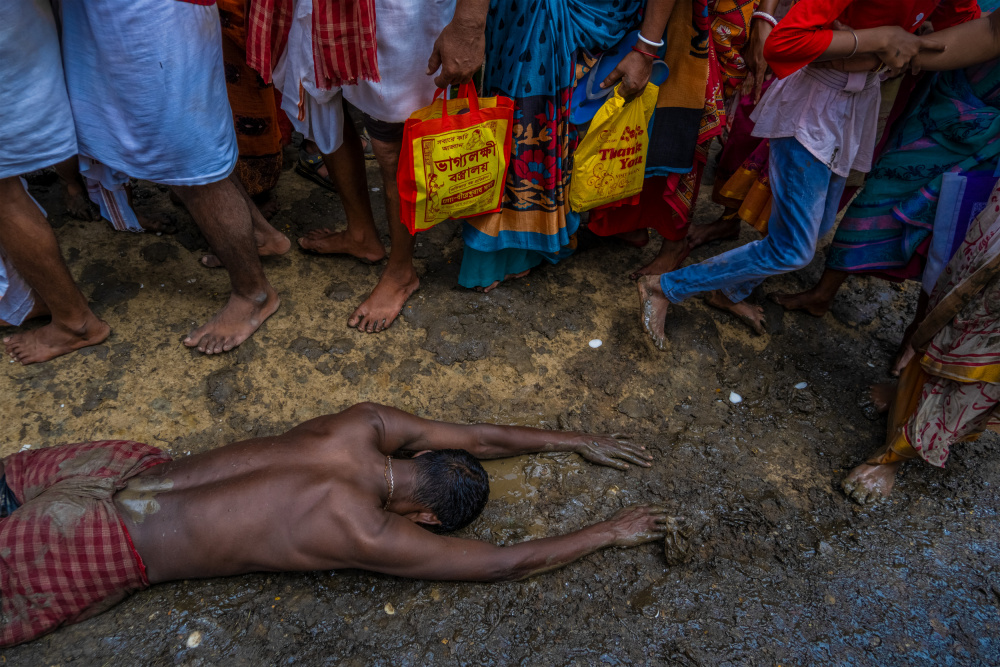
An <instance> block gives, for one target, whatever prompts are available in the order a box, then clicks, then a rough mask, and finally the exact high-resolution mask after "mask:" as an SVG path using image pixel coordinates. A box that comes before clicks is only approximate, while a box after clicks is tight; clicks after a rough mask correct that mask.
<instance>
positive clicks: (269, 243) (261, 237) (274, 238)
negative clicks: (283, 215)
mask: <svg viewBox="0 0 1000 667" xmlns="http://www.w3.org/2000/svg"><path fill="white" fill-rule="evenodd" d="M253 238H254V240H255V241H256V242H257V255H258V256H260V257H277V256H278V255H284V254H285V253H286V252H288V251H289V250H291V249H292V242H291V241H289V240H288V237H287V236H285V235H284V234H282V233H281V232H279V231H278V230H277V229H275V228H274V227H271V225H267V229H265V230H260V229H258V228H257V227H254V230H253ZM201 263H202V264H203V265H205V266H207V267H208V268H210V269H217V268H219V267H221V266H222V262H221V261H220V260H219V258H218V257H216V256H215V255H205V256H204V257H202V258H201Z"/></svg>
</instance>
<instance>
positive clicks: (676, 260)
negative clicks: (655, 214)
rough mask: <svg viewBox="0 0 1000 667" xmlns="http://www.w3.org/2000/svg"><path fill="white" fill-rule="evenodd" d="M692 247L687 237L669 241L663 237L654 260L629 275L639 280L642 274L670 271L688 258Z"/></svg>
mask: <svg viewBox="0 0 1000 667" xmlns="http://www.w3.org/2000/svg"><path fill="white" fill-rule="evenodd" d="M690 252H691V248H690V247H689V246H688V242H687V239H681V240H680V241H668V240H667V239H663V244H662V245H661V246H660V252H659V253H657V255H656V257H655V258H654V259H653V261H652V262H650V263H649V264H647V265H646V266H644V267H642V268H641V269H639V270H638V271H636V272H635V273H633V274H631V275H629V279H630V280H638V279H639V278H640V277H641V276H658V275H660V274H661V273H670V272H671V271H676V270H677V269H678V268H680V265H681V263H682V262H683V261H684V260H685V259H687V256H688V254H689V253H690Z"/></svg>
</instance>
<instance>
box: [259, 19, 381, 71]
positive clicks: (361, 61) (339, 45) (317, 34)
mask: <svg viewBox="0 0 1000 667" xmlns="http://www.w3.org/2000/svg"><path fill="white" fill-rule="evenodd" d="M294 5H295V3H294V0H252V2H251V3H250V18H249V20H248V21H247V65H249V66H250V67H252V68H253V69H255V70H257V72H258V73H259V74H260V75H261V77H262V78H263V79H264V81H265V82H266V83H271V72H272V70H273V69H274V65H275V63H277V62H278V59H279V58H280V57H281V54H282V52H283V51H284V50H285V45H286V44H287V43H288V32H289V30H290V29H291V26H292V19H293V18H294V16H295V14H294V12H295V6H294ZM312 16H313V26H312V42H313V43H312V47H313V60H314V61H315V63H316V85H317V86H318V87H319V88H322V89H326V90H329V89H330V88H333V87H335V86H346V85H352V84H356V83H357V82H358V81H360V80H362V79H367V80H368V81H376V82H377V81H379V74H378V54H377V51H376V47H375V2H374V0H313V15H312Z"/></svg>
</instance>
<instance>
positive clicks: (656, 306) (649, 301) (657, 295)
mask: <svg viewBox="0 0 1000 667" xmlns="http://www.w3.org/2000/svg"><path fill="white" fill-rule="evenodd" d="M638 286H639V319H640V321H641V322H642V328H643V329H645V330H646V333H648V334H649V336H650V338H652V339H653V343H654V344H655V345H656V347H657V348H658V349H660V350H666V349H667V333H666V331H665V330H664V327H665V326H666V319H667V310H668V309H669V308H670V301H669V300H667V297H665V296H663V291H662V290H661V289H660V277H659V276H642V277H641V278H639V283H638Z"/></svg>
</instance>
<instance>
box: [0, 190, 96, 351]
mask: <svg viewBox="0 0 1000 667" xmlns="http://www.w3.org/2000/svg"><path fill="white" fill-rule="evenodd" d="M0 246H3V248H4V251H5V252H6V253H7V257H8V258H9V259H10V262H11V264H13V265H14V268H15V269H17V270H18V272H19V273H20V274H21V275H22V276H23V277H24V280H25V282H27V283H28V285H29V286H31V288H32V289H33V290H34V291H35V293H36V294H37V295H38V297H39V299H40V300H41V301H43V302H44V303H45V306H47V307H48V309H49V311H50V313H51V314H52V321H51V322H50V323H48V324H46V325H45V326H43V327H41V328H40V329H34V330H33V331H24V332H20V333H16V334H13V335H11V336H8V337H6V338H4V341H3V342H4V345H5V347H6V351H7V354H9V355H10V356H11V357H12V358H13V359H15V360H16V361H19V362H21V363H22V364H25V365H27V364H34V363H37V362H40V361H48V360H49V359H52V358H54V357H58V356H60V355H63V354H66V353H68V352H72V351H73V350H78V349H80V348H81V347H86V346H88V345H96V344H97V343H100V342H101V341H103V340H104V339H105V338H107V337H108V334H110V333H111V328H110V327H108V325H107V323H106V322H104V321H103V320H100V319H98V318H97V316H96V315H94V313H93V312H92V311H91V310H90V306H88V305H87V300H86V299H85V298H84V296H83V294H82V293H81V292H80V290H79V288H78V287H77V286H76V283H74V282H73V277H72V276H71V275H70V273H69V269H68V268H66V263H65V262H63V259H62V255H60V253H59V244H58V242H57V241H56V237H55V234H53V233H52V227H50V226H49V223H48V221H47V220H46V219H45V218H44V217H42V213H41V211H39V210H38V207H37V206H35V203H34V202H33V201H31V198H30V197H28V193H27V192H25V191H24V188H23V187H21V183H20V181H19V180H18V179H17V178H4V179H0Z"/></svg>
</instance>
